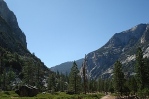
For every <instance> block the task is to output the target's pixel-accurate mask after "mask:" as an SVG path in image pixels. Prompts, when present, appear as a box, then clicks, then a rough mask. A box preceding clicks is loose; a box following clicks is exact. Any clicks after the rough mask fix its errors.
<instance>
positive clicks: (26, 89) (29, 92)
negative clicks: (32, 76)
mask: <svg viewBox="0 0 149 99" xmlns="http://www.w3.org/2000/svg"><path fill="white" fill-rule="evenodd" d="M15 92H16V93H17V94H18V95H19V96H20V97H34V96H36V95H37V94H38V92H39V90H38V89H37V88H35V87H33V86H26V85H25V86H20V87H19V89H18V90H16V91H15Z"/></svg>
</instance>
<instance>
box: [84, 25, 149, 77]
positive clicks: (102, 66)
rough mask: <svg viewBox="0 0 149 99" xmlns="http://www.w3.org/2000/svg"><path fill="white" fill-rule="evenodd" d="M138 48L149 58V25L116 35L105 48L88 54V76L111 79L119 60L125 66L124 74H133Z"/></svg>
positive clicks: (139, 26)
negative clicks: (116, 62)
mask: <svg viewBox="0 0 149 99" xmlns="http://www.w3.org/2000/svg"><path fill="white" fill-rule="evenodd" d="M138 47H141V48H142V50H143V51H144V57H145V56H147V57H148V56H149V24H139V25H137V26H135V27H133V28H131V29H129V30H126V31H123V32H121V33H116V34H115V35H114V36H113V37H112V38H111V39H110V40H109V41H108V42H107V43H106V44H105V45H104V46H103V47H101V48H99V49H98V50H96V51H93V52H90V53H89V54H87V65H88V66H87V71H88V75H89V76H90V77H91V78H94V79H97V78H99V77H103V78H106V77H110V76H111V75H112V72H113V65H114V63H115V61H117V60H120V61H121V63H122V64H123V68H124V69H123V70H124V72H130V73H132V72H133V71H134V64H135V53H136V50H137V48H138Z"/></svg>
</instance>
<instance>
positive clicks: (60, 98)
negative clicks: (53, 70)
mask: <svg viewBox="0 0 149 99" xmlns="http://www.w3.org/2000/svg"><path fill="white" fill-rule="evenodd" d="M102 96H103V94H87V95H84V94H80V95H76V94H75V95H68V94H66V93H64V92H57V93H55V94H49V93H45V94H42V93H40V94H38V95H37V96H35V97H19V96H18V95H17V94H16V93H15V92H14V91H7V92H0V99H11V98H17V99H100V98H101V97H102Z"/></svg>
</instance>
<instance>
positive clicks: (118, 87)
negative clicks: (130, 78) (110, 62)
mask: <svg viewBox="0 0 149 99" xmlns="http://www.w3.org/2000/svg"><path fill="white" fill-rule="evenodd" d="M113 83H114V90H115V92H120V93H121V95H122V92H123V88H124V73H123V72H122V64H121V63H120V61H117V62H116V63H115V64H114V74H113Z"/></svg>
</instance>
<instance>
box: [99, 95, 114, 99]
mask: <svg viewBox="0 0 149 99" xmlns="http://www.w3.org/2000/svg"><path fill="white" fill-rule="evenodd" d="M101 99H115V97H114V96H111V95H106V96H104V97H102V98H101Z"/></svg>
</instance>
